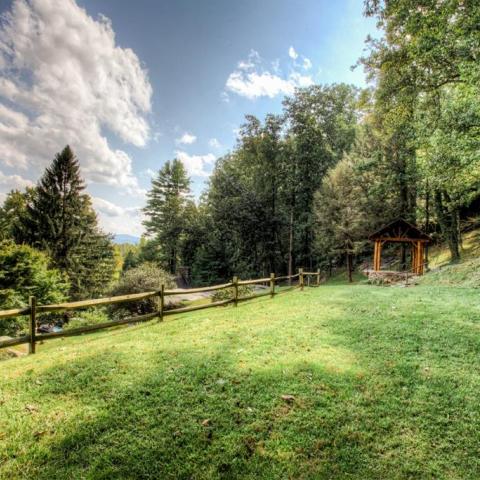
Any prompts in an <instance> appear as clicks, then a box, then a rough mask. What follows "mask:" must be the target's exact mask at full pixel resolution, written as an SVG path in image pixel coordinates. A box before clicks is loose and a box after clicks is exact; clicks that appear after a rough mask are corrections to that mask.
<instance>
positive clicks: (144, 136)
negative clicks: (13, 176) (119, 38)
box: [0, 0, 152, 193]
mask: <svg viewBox="0 0 480 480" xmlns="http://www.w3.org/2000/svg"><path fill="white" fill-rule="evenodd" d="M151 96H152V87H151V85H150V82H149V79H148V74H147V72H146V70H145V68H144V67H143V66H142V65H141V63H140V60H139V59H138V57H137V56H136V54H135V53H134V52H133V51H132V50H131V49H129V48H121V47H119V46H118V45H117V44H116V42H115V32H114V30H113V28H112V25H111V22H110V20H108V19H107V18H106V17H103V16H100V17H99V18H97V19H94V18H92V17H90V16H89V15H88V14H87V12H86V11H85V10H84V9H83V8H80V7H79V6H78V5H77V4H76V3H75V1H74V0H31V1H26V0H14V1H13V3H12V6H11V8H10V10H9V11H8V12H7V13H5V14H4V15H3V16H2V19H1V24H0V143H1V145H2V148H1V150H0V163H3V164H6V165H8V166H11V167H16V168H17V169H24V170H26V169H28V170H29V172H30V174H31V175H32V176H33V175H35V176H38V175H39V174H41V172H42V170H43V168H44V167H45V166H46V165H47V164H48V163H49V162H50V161H51V160H52V158H53V156H54V154H55V153H56V152H58V151H60V150H61V149H62V148H63V147H64V146H65V145H66V144H69V145H70V146H71V147H72V148H73V150H74V151H75V153H76V154H77V156H78V158H79V160H80V163H81V167H82V172H83V174H84V175H85V177H86V179H87V180H89V181H93V182H98V183H104V184H108V185H113V186H120V187H124V188H126V189H127V190H129V191H130V192H131V193H133V192H138V190H139V189H138V183H137V179H136V177H135V175H134V174H133V170H132V159H131V158H130V157H129V155H128V154H127V153H126V152H125V151H123V150H121V149H118V148H117V149H115V148H112V146H111V145H110V143H109V141H108V139H107V137H106V136H105V134H104V130H108V131H109V132H110V133H112V134H114V135H117V136H118V137H119V138H120V139H121V140H123V141H124V142H126V143H130V144H133V145H135V146H138V147H142V146H144V145H145V144H146V142H147V141H148V139H149V132H150V128H149V124H148V122H147V119H146V115H147V114H148V113H149V112H150V110H151Z"/></svg>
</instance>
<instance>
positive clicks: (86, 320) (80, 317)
mask: <svg viewBox="0 0 480 480" xmlns="http://www.w3.org/2000/svg"><path fill="white" fill-rule="evenodd" d="M110 320H111V319H110V317H109V315H108V310H107V309H106V308H90V309H87V310H82V311H78V312H75V313H74V315H73V316H72V317H71V318H69V319H68V322H67V323H65V324H64V325H63V329H64V330H71V329H73V328H79V327H85V326H87V325H97V324H100V323H106V322H108V321H110Z"/></svg>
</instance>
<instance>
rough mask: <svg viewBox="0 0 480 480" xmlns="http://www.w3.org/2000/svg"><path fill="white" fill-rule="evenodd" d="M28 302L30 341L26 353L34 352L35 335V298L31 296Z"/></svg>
mask: <svg viewBox="0 0 480 480" xmlns="http://www.w3.org/2000/svg"><path fill="white" fill-rule="evenodd" d="M28 303H29V305H30V343H29V346H28V353H35V342H36V336H37V298H36V297H34V296H31V297H30V298H29V300H28Z"/></svg>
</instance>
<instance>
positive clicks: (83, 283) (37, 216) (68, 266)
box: [24, 145, 114, 297]
mask: <svg viewBox="0 0 480 480" xmlns="http://www.w3.org/2000/svg"><path fill="white" fill-rule="evenodd" d="M84 189H85V185H84V183H83V180H82V178H81V176H80V167H79V164H78V160H77V159H76V157H75V155H74V153H73V151H72V149H71V148H70V147H69V146H68V145H67V146H66V147H65V148H64V149H63V150H62V152H61V153H59V154H57V155H56V156H55V159H54V160H53V162H52V164H51V165H50V167H48V168H47V169H46V171H45V173H44V175H43V177H42V178H41V179H40V181H39V182H38V185H37V187H36V188H35V195H33V197H32V199H31V201H30V202H29V204H28V205H27V208H26V215H25V219H24V222H25V232H26V235H25V239H24V241H25V242H26V243H29V244H31V245H32V246H33V247H36V248H38V249H40V250H43V251H46V252H47V253H48V255H49V256H50V258H51V259H52V263H53V265H54V266H55V267H56V268H58V269H60V270H61V271H62V272H64V273H65V274H66V275H67V276H68V278H69V280H70V283H71V292H70V294H71V296H73V297H85V296H95V295H98V294H99V293H101V292H102V291H103V290H104V289H105V288H107V287H108V286H109V285H108V283H109V281H110V279H111V277H112V274H113V269H114V252H113V246H112V243H111V239H110V238H109V237H108V236H107V235H105V234H103V233H102V232H101V231H100V230H99V228H98V224H97V216H96V214H95V212H94V210H93V209H92V206H91V202H90V197H89V196H88V195H86V194H85V193H83V190H84Z"/></svg>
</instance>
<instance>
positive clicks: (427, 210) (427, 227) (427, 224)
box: [425, 180, 430, 269]
mask: <svg viewBox="0 0 480 480" xmlns="http://www.w3.org/2000/svg"><path fill="white" fill-rule="evenodd" d="M425 189H426V190H425V233H426V234H427V235H428V234H429V233H430V188H429V186H428V180H427V185H426V187H425ZM425 264H426V265H425V266H426V268H427V269H428V243H427V244H426V245H425Z"/></svg>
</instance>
